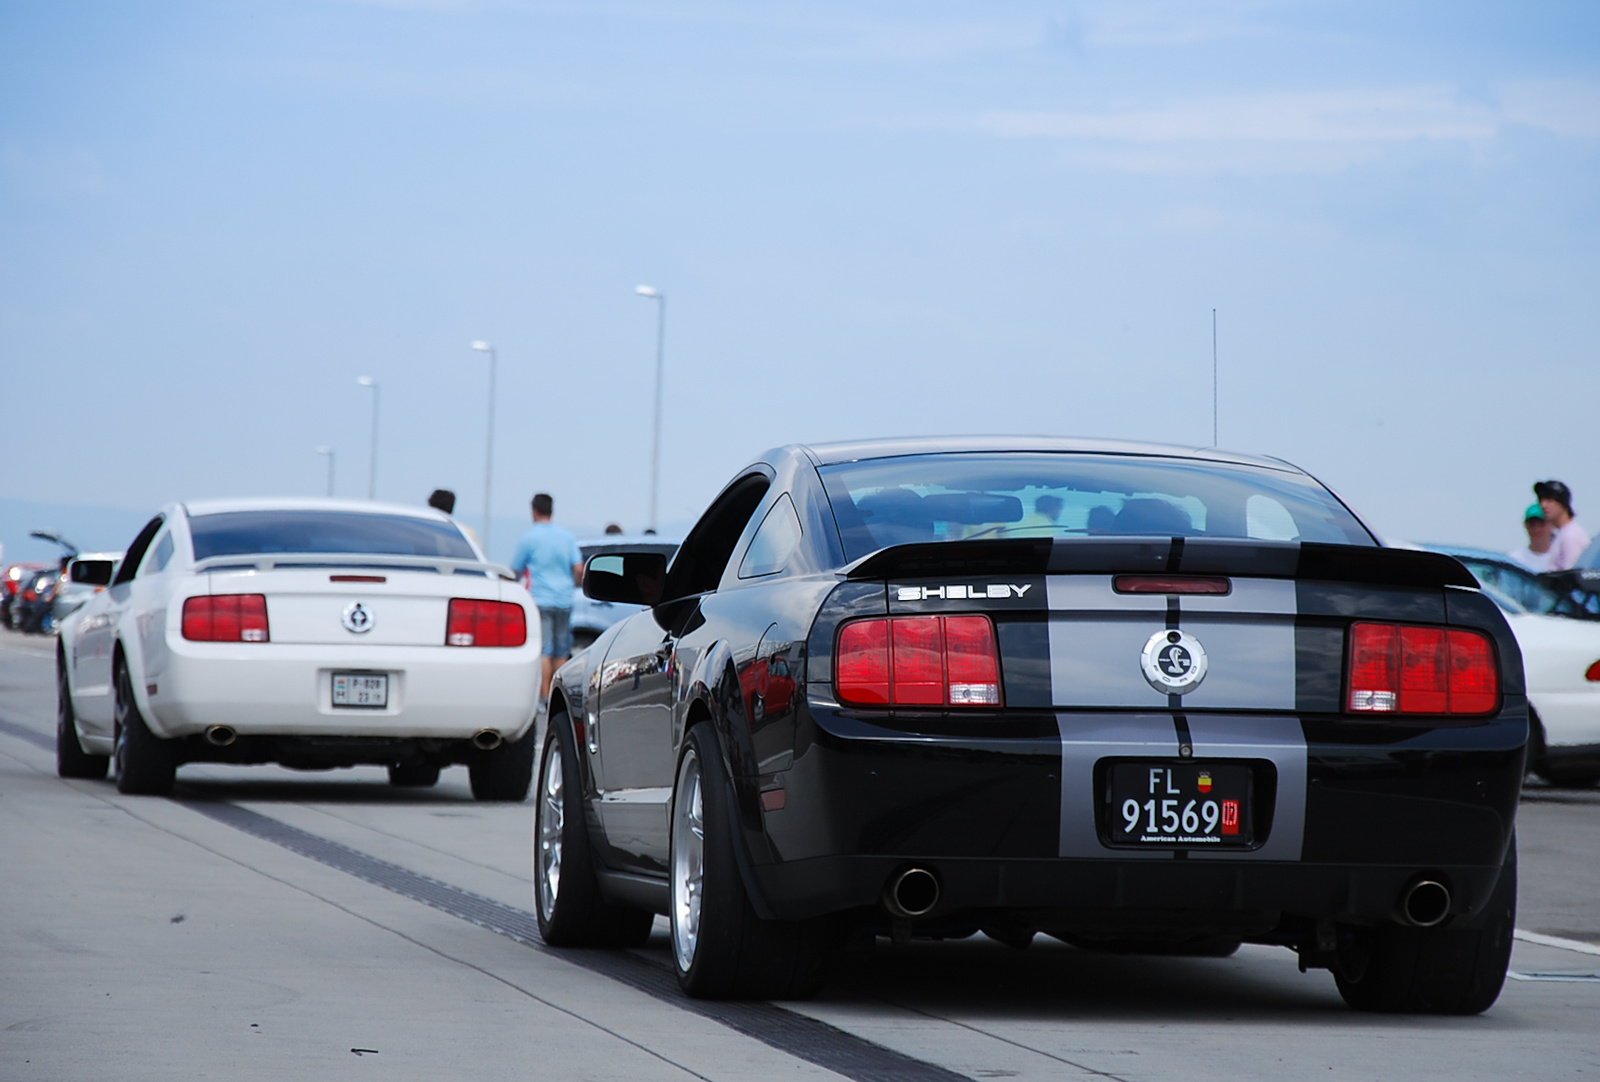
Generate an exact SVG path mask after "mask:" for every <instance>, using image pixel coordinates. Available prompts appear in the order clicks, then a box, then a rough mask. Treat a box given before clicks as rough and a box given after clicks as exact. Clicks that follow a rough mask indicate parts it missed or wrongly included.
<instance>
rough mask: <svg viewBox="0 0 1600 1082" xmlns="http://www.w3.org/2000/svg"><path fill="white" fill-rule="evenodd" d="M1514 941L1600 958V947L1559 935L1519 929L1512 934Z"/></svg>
mask: <svg viewBox="0 0 1600 1082" xmlns="http://www.w3.org/2000/svg"><path fill="white" fill-rule="evenodd" d="M1512 938H1513V939H1520V940H1522V941H1523V942H1524V943H1535V944H1538V945H1539V946H1541V947H1556V948H1558V949H1559V950H1564V951H1577V952H1578V953H1579V954H1593V955H1596V956H1597V957H1600V946H1596V945H1595V944H1593V943H1585V942H1583V941H1582V940H1579V939H1562V938H1561V937H1560V936H1558V935H1545V934H1544V933H1543V932H1529V931H1527V930H1525V929H1522V928H1518V929H1517V930H1516V931H1515V932H1513V933H1512Z"/></svg>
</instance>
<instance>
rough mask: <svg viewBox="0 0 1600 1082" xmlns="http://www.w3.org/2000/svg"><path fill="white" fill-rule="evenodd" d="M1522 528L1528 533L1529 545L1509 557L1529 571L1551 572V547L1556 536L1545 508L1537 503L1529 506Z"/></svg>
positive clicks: (1513, 551) (1512, 551)
mask: <svg viewBox="0 0 1600 1082" xmlns="http://www.w3.org/2000/svg"><path fill="white" fill-rule="evenodd" d="M1522 528H1523V529H1525V530H1527V531H1528V543H1527V544H1526V545H1524V546H1522V547H1521V548H1519V549H1512V550H1511V551H1510V552H1509V553H1507V555H1508V556H1510V557H1511V558H1512V559H1513V560H1515V561H1517V563H1519V564H1521V565H1522V566H1523V567H1526V568H1527V569H1528V570H1529V571H1540V572H1543V571H1548V570H1550V545H1551V543H1552V542H1553V541H1554V540H1555V535H1556V534H1555V531H1554V530H1553V529H1551V528H1550V521H1549V520H1548V519H1546V518H1545V517H1544V508H1542V507H1540V506H1539V505H1538V504H1536V503H1532V504H1529V505H1528V510H1527V512H1526V513H1525V514H1524V515H1523V516H1522Z"/></svg>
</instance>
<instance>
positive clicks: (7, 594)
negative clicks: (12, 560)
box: [0, 563, 49, 627]
mask: <svg viewBox="0 0 1600 1082" xmlns="http://www.w3.org/2000/svg"><path fill="white" fill-rule="evenodd" d="M48 566H49V565H48V564H37V563H35V564H12V565H11V566H10V567H8V568H6V570H5V575H4V577H0V624H4V625H5V626H6V627H11V626H12V624H11V605H12V602H14V601H15V600H16V599H17V594H18V593H19V592H20V591H21V590H22V580H23V579H24V578H26V579H27V580H28V581H29V582H32V581H33V576H34V573H35V572H38V571H43V570H45V569H46V568H47V567H48Z"/></svg>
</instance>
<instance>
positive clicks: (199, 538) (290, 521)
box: [56, 500, 539, 800]
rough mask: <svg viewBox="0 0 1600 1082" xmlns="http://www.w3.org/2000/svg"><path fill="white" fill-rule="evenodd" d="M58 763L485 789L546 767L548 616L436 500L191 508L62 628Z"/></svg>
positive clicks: (123, 783) (151, 774)
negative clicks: (541, 738)
mask: <svg viewBox="0 0 1600 1082" xmlns="http://www.w3.org/2000/svg"><path fill="white" fill-rule="evenodd" d="M56 666H57V693H58V699H59V713H58V721H57V730H56V743H57V767H58V770H59V772H60V774H61V775H62V776H63V777H89V778H93V777H104V776H105V773H106V770H107V768H108V766H111V767H112V768H113V769H114V770H115V772H116V779H117V787H118V788H119V789H121V790H122V791H123V792H125V793H152V794H160V793H165V792H167V791H169V790H170V789H171V788H172V785H173V780H174V773H175V771H176V769H177V767H178V766H179V764H181V763H185V762H225V763H264V762H276V763H281V764H283V765H284V766H289V767H296V768H302V769H325V768H329V767H338V766H354V765H356V764H361V763H368V764H377V765H384V766H387V767H388V768H389V779H390V781H391V782H393V783H394V784H396V785H432V784H433V783H434V782H436V781H437V780H438V778H439V770H440V768H441V767H444V766H448V765H450V764H452V763H465V764H466V765H467V767H468V769H469V772H470V774H471V778H472V792H473V795H474V796H476V797H477V798H478V799H479V800H522V799H523V798H524V797H525V796H526V795H527V791H528V784H529V780H530V778H531V775H532V769H533V745H534V735H533V723H534V709H535V706H536V704H537V701H538V692H539V620H538V613H537V610H536V609H535V608H534V604H533V601H532V599H531V598H529V596H528V593H527V591H526V590H524V589H523V588H522V587H521V586H520V585H518V584H517V582H516V581H515V580H514V579H513V578H512V576H511V572H510V571H509V570H507V569H506V568H503V567H499V566H497V565H494V564H491V563H488V562H487V561H486V560H485V559H484V558H483V555H482V553H481V552H480V551H479V550H478V548H477V546H476V545H475V544H474V543H473V542H472V541H471V540H469V539H468V538H467V537H466V536H465V535H464V534H463V532H462V530H461V529H460V527H458V526H457V525H456V524H455V523H454V522H453V521H451V519H449V518H448V517H447V516H445V515H443V514H440V513H439V512H436V511H430V510H419V509H416V508H411V507H400V506H392V505H386V504H374V503H352V502H344V501H334V500H271V501H268V500H249V501H244V500H238V501H228V502H206V503H190V504H173V505H171V506H169V507H167V508H165V509H163V510H162V511H161V513H160V514H158V515H157V516H156V517H155V518H153V519H151V520H150V522H149V523H148V524H147V525H146V526H145V527H144V529H143V530H141V531H140V532H139V536H138V537H136V538H135V539H134V541H133V543H132V544H131V545H129V546H128V552H127V556H126V557H125V558H124V559H123V561H122V563H121V564H120V565H119V566H118V567H117V570H116V574H115V577H114V578H113V579H112V581H111V584H110V586H109V588H108V589H105V590H102V591H101V592H100V593H98V594H96V595H95V596H94V598H93V599H92V600H90V601H89V602H88V603H87V604H85V605H84V606H83V607H82V608H81V609H79V610H78V611H76V612H74V613H73V614H72V615H71V616H70V617H68V618H67V620H66V621H65V622H64V623H63V624H62V627H61V638H60V647H59V650H58V654H57V662H56Z"/></svg>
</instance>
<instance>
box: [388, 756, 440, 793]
mask: <svg viewBox="0 0 1600 1082" xmlns="http://www.w3.org/2000/svg"><path fill="white" fill-rule="evenodd" d="M389 784H390V785H394V786H398V787H400V788H402V789H427V788H428V787H430V786H433V785H437V784H439V764H438V763H427V762H423V763H390V764H389Z"/></svg>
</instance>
